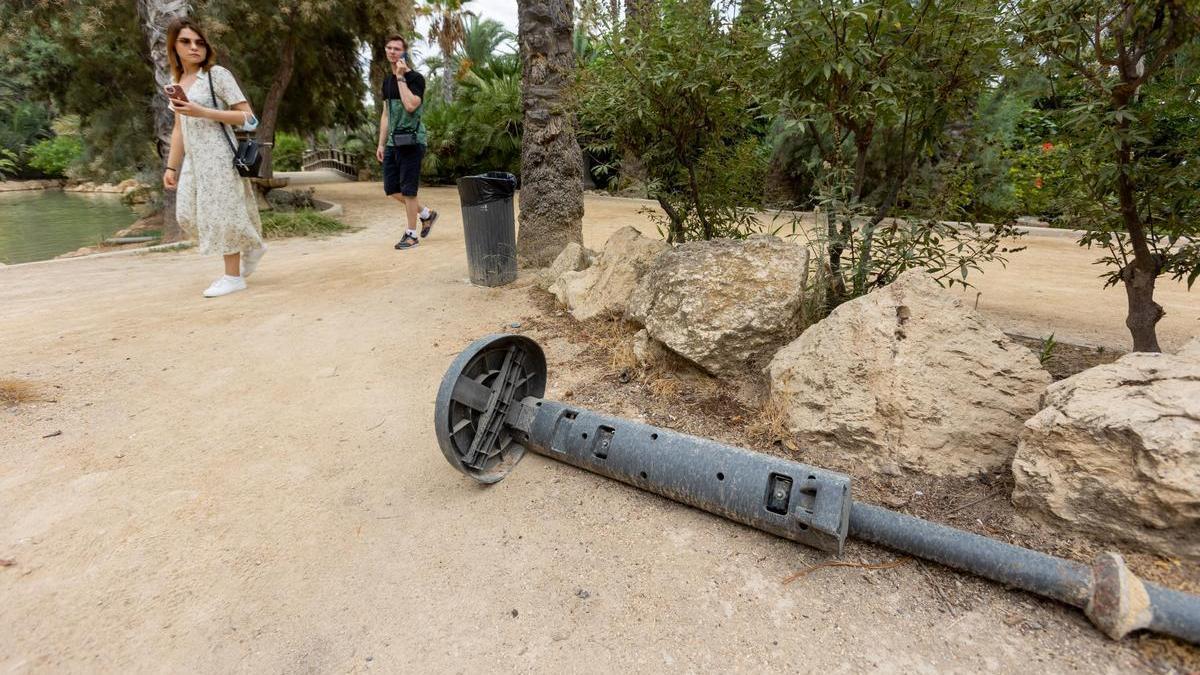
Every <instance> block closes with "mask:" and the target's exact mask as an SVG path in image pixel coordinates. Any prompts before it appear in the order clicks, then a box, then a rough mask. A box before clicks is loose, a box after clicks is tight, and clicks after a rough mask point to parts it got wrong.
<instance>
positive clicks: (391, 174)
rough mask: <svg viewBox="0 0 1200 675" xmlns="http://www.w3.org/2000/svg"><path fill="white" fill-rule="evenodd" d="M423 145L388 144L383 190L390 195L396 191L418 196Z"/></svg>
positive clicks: (384, 157)
mask: <svg viewBox="0 0 1200 675" xmlns="http://www.w3.org/2000/svg"><path fill="white" fill-rule="evenodd" d="M424 157H425V146H423V145H401V146H388V147H385V148H384V149H383V191H384V192H385V193H387V195H388V196H389V197H390V196H392V195H394V194H396V193H399V194H402V195H404V196H405V197H416V196H417V183H418V182H419V181H420V179H421V160H422V159H424Z"/></svg>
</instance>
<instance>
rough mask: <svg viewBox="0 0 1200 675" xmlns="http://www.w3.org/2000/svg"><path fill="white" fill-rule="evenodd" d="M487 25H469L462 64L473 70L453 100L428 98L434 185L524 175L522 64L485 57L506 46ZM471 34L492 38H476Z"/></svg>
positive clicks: (497, 55)
mask: <svg viewBox="0 0 1200 675" xmlns="http://www.w3.org/2000/svg"><path fill="white" fill-rule="evenodd" d="M493 23H494V22H493ZM489 25H490V24H489V23H488V22H486V21H485V22H473V21H468V24H467V27H468V33H467V38H466V40H465V42H464V46H463V50H464V51H463V52H462V53H461V54H460V59H461V60H460V62H461V63H463V64H466V63H468V60H469V62H470V64H471V65H470V67H469V69H468V70H467V72H466V73H465V75H463V76H462V78H461V80H460V81H459V82H458V89H457V93H456V94H455V98H454V100H453V101H452V102H450V103H447V102H445V101H444V100H443V99H442V97H440V96H427V97H426V99H425V100H426V104H425V105H426V108H425V113H424V121H425V126H426V128H427V129H428V130H429V147H428V151H427V153H426V155H425V163H424V166H423V173H424V175H425V177H426V179H427V180H429V181H430V182H452V181H453V180H454V179H456V178H458V177H459V176H465V175H470V174H475V173H480V172H483V171H508V172H510V173H514V174H519V173H520V167H521V120H522V111H521V79H520V67H521V66H520V61H519V60H518V59H517V58H516V55H515V54H511V53H508V52H505V51H494V52H492V54H491V55H490V56H487V57H484V55H483V53H482V51H481V50H482V47H481V46H480V45H495V46H494V47H492V48H493V49H500V48H501V47H502V46H503V45H504V44H505V42H504V41H503V40H499V41H497V38H496V34H494V33H492V32H491V31H492V28H489V27H488V26H489ZM473 31H483V32H485V33H487V34H489V35H492V37H487V36H485V37H484V38H477V37H474V33H473ZM501 37H503V35H501ZM467 50H469V51H467ZM468 54H469V56H468Z"/></svg>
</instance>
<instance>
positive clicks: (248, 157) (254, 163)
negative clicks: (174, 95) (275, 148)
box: [208, 72, 263, 178]
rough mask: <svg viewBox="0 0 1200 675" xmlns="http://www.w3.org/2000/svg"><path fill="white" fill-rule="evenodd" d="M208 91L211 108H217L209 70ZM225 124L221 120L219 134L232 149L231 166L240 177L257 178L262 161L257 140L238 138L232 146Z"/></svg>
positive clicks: (215, 94)
mask: <svg viewBox="0 0 1200 675" xmlns="http://www.w3.org/2000/svg"><path fill="white" fill-rule="evenodd" d="M208 93H209V94H210V95H211V96H212V101H213V109H214V110H219V108H218V107H217V89H216V87H214V86H213V80H212V73H211V72H210V73H209V74H208ZM226 126H228V125H226V124H225V123H224V122H221V135H222V136H224V137H225V141H226V142H228V143H229V149H230V150H233V168H235V169H237V172H238V175H239V176H241V177H242V178H258V177H259V171H260V170H261V169H262V163H263V156H262V152H260V150H261V148H260V147H259V143H258V141H256V140H254V139H253V138H240V139H238V144H237V146H236V147H234V145H233V141H231V140H229V134H227V133H225V127H226ZM235 137H236V134H235Z"/></svg>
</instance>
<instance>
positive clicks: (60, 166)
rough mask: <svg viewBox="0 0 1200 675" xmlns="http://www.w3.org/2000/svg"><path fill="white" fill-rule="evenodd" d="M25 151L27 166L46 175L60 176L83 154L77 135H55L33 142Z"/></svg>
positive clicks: (65, 173) (81, 144)
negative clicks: (27, 157)
mask: <svg viewBox="0 0 1200 675" xmlns="http://www.w3.org/2000/svg"><path fill="white" fill-rule="evenodd" d="M27 152H28V156H29V166H32V167H33V168H35V169H37V170H38V171H41V172H42V173H44V174H46V175H47V176H51V177H54V178H61V177H64V176H66V175H67V169H68V168H70V166H71V165H72V164H74V163H75V162H76V161H78V160H79V158H80V157H82V156H83V142H82V141H81V140H79V137H78V136H55V137H54V138H47V139H44V140H41V141H38V142H37V143H34V144H33V145H32V146H31V147H30V148H29V149H28V151H27Z"/></svg>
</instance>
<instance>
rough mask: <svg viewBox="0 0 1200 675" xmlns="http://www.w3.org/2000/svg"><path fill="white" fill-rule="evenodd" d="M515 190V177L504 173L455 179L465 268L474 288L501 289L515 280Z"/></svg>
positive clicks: (494, 172)
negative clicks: (491, 287)
mask: <svg viewBox="0 0 1200 675" xmlns="http://www.w3.org/2000/svg"><path fill="white" fill-rule="evenodd" d="M516 190H517V177H516V176H514V175H512V174H511V173H508V172H506V171H489V172H487V173H484V174H479V175H478V176H464V177H462V178H459V179H458V199H459V202H460V203H461V204H462V216H463V234H464V235H465V236H464V239H465V240H466V243H467V267H468V269H469V270H470V275H471V283H473V284H475V285H477V286H503V285H504V284H507V283H512V282H513V281H514V280H516V278H517V229H516V222H515V218H514V216H513V194H514V193H515V192H516Z"/></svg>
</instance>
